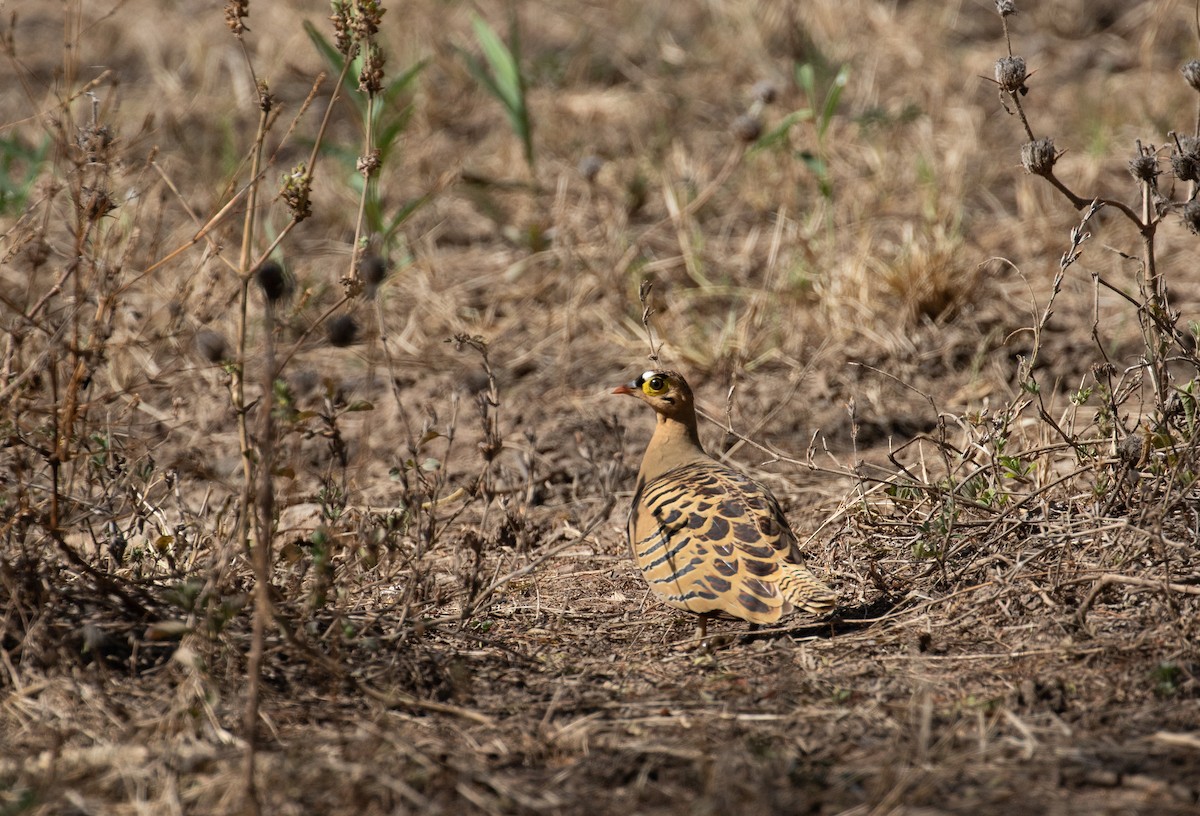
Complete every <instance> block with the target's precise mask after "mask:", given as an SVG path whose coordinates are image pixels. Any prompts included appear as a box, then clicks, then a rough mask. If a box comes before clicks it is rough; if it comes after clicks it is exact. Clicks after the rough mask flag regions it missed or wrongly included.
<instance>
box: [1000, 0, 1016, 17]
mask: <svg viewBox="0 0 1200 816" xmlns="http://www.w3.org/2000/svg"><path fill="white" fill-rule="evenodd" d="M996 11H998V12H999V13H1000V16H1001V17H1007V16H1009V15H1010V14H1016V13H1017V4H1016V3H1014V2H1013V0H996Z"/></svg>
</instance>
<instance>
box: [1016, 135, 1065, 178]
mask: <svg viewBox="0 0 1200 816" xmlns="http://www.w3.org/2000/svg"><path fill="white" fill-rule="evenodd" d="M1056 161H1058V154H1057V153H1056V152H1055V151H1054V140H1053V139H1051V138H1050V137H1049V136H1046V137H1044V138H1042V139H1034V140H1033V141H1032V142H1026V143H1025V144H1023V145H1021V166H1022V167H1024V168H1025V172H1026V173H1032V174H1033V175H1035V176H1048V175H1050V173H1051V171H1053V170H1054V163H1055V162H1056Z"/></svg>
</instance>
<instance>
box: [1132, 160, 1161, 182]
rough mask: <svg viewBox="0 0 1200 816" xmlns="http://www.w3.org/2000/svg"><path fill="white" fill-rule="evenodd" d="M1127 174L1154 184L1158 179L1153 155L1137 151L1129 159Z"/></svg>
mask: <svg viewBox="0 0 1200 816" xmlns="http://www.w3.org/2000/svg"><path fill="white" fill-rule="evenodd" d="M1129 175H1131V176H1133V177H1134V178H1135V179H1137V180H1138V181H1144V182H1146V183H1147V184H1154V183H1155V181H1157V180H1158V161H1156V160H1155V158H1154V156H1148V155H1146V154H1145V153H1139V154H1138V155H1136V156H1134V157H1133V158H1132V159H1130V160H1129Z"/></svg>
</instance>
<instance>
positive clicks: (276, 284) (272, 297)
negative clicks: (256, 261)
mask: <svg viewBox="0 0 1200 816" xmlns="http://www.w3.org/2000/svg"><path fill="white" fill-rule="evenodd" d="M254 280H255V281H256V282H257V283H258V285H259V288H261V289H262V291H263V295H264V296H265V297H266V299H267V301H268V302H270V303H277V302H278V301H280V300H281V299H283V298H284V297H285V296H286V295H287V294H288V292H289V291H290V289H291V286H289V285H288V279H287V275H285V274H284V272H283V267H282V266H280V265H279V264H277V263H276V262H275V261H264V262H263V264H262V266H260V267H259V268H258V269H256V270H254Z"/></svg>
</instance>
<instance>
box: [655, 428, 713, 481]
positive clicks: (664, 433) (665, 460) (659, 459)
mask: <svg viewBox="0 0 1200 816" xmlns="http://www.w3.org/2000/svg"><path fill="white" fill-rule="evenodd" d="M707 458H708V454H706V453H705V452H704V448H703V447H701V445H700V436H699V434H697V432H696V421H695V419H693V420H692V421H691V422H680V421H679V420H677V419H671V418H669V417H665V416H662V415H661V414H659V416H658V425H656V426H655V428H654V436H652V437H651V438H650V444H649V445H647V446H646V453H645V455H644V456H643V457H642V467H641V469H640V470H639V471H638V477H639V481H640V482H641V483H643V484H645V483H647V482H650V481H653V480H654V479H657V478H658V477H659V476H661V475H662V474H664V473H666V472H667V471H668V470H671V469H673V468H676V467H679V466H680V465H684V464H687V463H688V462H694V461H696V460H697V459H707Z"/></svg>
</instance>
